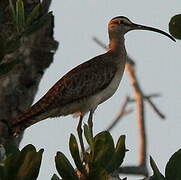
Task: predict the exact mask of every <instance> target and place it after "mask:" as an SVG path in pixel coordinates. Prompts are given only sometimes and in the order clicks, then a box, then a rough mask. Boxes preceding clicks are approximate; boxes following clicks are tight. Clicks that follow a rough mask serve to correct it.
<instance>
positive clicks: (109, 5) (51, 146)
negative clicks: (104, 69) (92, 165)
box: [21, 0, 181, 180]
mask: <svg viewBox="0 0 181 180" xmlns="http://www.w3.org/2000/svg"><path fill="white" fill-rule="evenodd" d="M180 8H181V1H177V0H173V1H165V0H159V1H157V0H152V1H144V0H139V1H132V0H127V1H120V0H114V1H110V0H99V1H96V0H84V1H81V0H77V1H74V0H67V1H56V0H53V2H52V6H51V10H52V11H53V13H54V15H55V39H56V40H57V41H59V49H58V51H57V53H56V56H55V59H54V62H53V63H52V64H51V66H50V68H49V69H48V70H47V71H46V73H45V75H44V77H43V79H42V81H41V83H40V86H39V91H38V93H37V96H36V99H35V102H36V101H37V100H38V99H39V98H40V97H42V96H43V95H44V94H45V93H46V92H47V90H48V89H49V88H50V87H51V86H52V85H53V84H54V83H55V82H56V81H57V80H59V79H60V78H61V77H62V76H63V75H64V74H65V73H66V72H68V71H69V70H71V69H72V68H73V67H75V66H76V65H78V64H80V63H82V62H84V61H87V60H89V59H90V58H92V57H94V56H96V55H99V54H101V53H104V52H105V50H104V49H102V48H101V47H100V46H98V45H97V44H96V43H95V42H94V41H93V40H92V38H93V36H96V37H97V38H99V39H100V40H101V41H102V42H103V43H105V44H108V34H107V23H108V22H109V20H110V19H112V18H113V17H115V16H119V15H122V16H126V17H128V18H129V19H130V20H131V21H133V22H135V23H138V24H143V25H148V26H152V27H155V28H159V29H161V30H164V31H166V32H168V23H169V20H170V18H171V17H172V16H174V15H175V14H178V13H180ZM125 39H126V49H127V53H128V54H129V55H130V56H131V57H132V58H133V59H134V60H135V62H136V69H137V76H138V78H139V81H140V83H141V85H142V89H143V90H144V93H145V94H151V93H161V94H162V96H161V97H160V98H155V99H154V102H155V103H156V105H157V107H158V108H159V109H160V110H161V112H163V113H164V114H165V115H166V120H160V119H159V117H158V116H157V115H156V114H155V113H154V112H153V111H152V109H151V108H150V107H149V106H146V131H147V140H148V151H149V152H148V153H149V154H150V155H151V156H152V157H153V158H154V160H155V161H156V163H157V165H158V167H159V168H160V170H161V172H162V173H164V169H165V166H166V162H167V161H168V159H169V157H170V156H171V155H172V154H173V153H174V152H175V151H177V150H178V149H179V148H180V147H181V144H180V141H179V139H180V129H181V114H180V107H181V94H180V92H181V76H180V66H181V58H180V52H181V41H177V42H176V43H174V42H173V41H171V40H170V39H168V38H167V37H165V36H163V35H161V34H157V33H154V32H149V31H131V32H129V33H127V34H126V36H125ZM126 95H129V96H131V89H130V85H129V81H128V77H127V74H126V73H125V74H124V77H123V80H122V83H121V85H120V87H119V89H118V90H117V93H116V94H115V95H114V96H113V97H112V98H111V99H109V100H108V101H106V102H105V103H104V104H102V105H100V106H99V107H98V109H97V111H96V113H95V115H94V133H95V134H96V133H98V132H100V131H102V130H104V129H106V127H107V126H109V124H110V123H111V122H112V120H113V119H114V117H115V116H116V114H117V113H118V111H119V110H120V105H121V103H122V102H123V100H124V97H125V96H126ZM129 108H133V109H134V104H132V105H129ZM85 120H86V118H85ZM77 123H78V120H77V119H74V118H73V117H72V116H67V117H61V118H55V119H49V120H48V119H47V120H45V121H43V122H41V123H38V124H35V125H33V126H32V127H30V128H28V129H27V130H26V132H25V135H24V139H23V141H22V143H21V147H24V146H25V145H27V144H29V143H32V144H34V145H35V146H36V147H37V149H40V148H44V149H45V152H44V156H43V162H42V168H41V171H40V175H39V180H43V179H44V180H48V179H51V177H52V175H53V173H56V170H55V165H54V156H55V154H56V152H57V151H62V152H63V153H65V155H67V156H68V157H69V159H71V157H70V154H69V151H68V140H69V136H70V133H73V134H76V126H77ZM136 128H137V124H136V120H135V114H134V113H132V114H130V115H128V116H125V117H124V118H123V119H122V121H121V122H120V123H119V124H118V125H117V126H116V127H115V128H114V129H113V131H111V134H112V135H113V137H114V139H115V141H116V140H117V138H118V137H119V136H120V135H122V134H125V135H126V145H127V148H128V149H129V152H128V153H127V154H126V158H125V161H124V165H136V164H137V150H138V138H137V131H136ZM71 161H72V160H71ZM136 178H137V179H139V178H138V177H136ZM136 178H135V177H134V176H132V177H129V179H130V180H131V179H136Z"/></svg>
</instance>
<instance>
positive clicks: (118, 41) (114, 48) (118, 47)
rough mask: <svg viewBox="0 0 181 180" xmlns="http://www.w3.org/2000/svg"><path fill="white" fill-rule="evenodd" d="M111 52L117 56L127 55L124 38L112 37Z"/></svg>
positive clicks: (110, 41) (110, 42)
mask: <svg viewBox="0 0 181 180" xmlns="http://www.w3.org/2000/svg"><path fill="white" fill-rule="evenodd" d="M109 51H111V52H114V53H116V54H118V55H119V54H120V55H124V54H126V50H125V45H124V37H123V36H121V37H110V40H109Z"/></svg>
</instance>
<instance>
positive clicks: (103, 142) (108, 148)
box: [91, 131, 114, 169]
mask: <svg viewBox="0 0 181 180" xmlns="http://www.w3.org/2000/svg"><path fill="white" fill-rule="evenodd" d="M93 143H94V144H93V146H94V147H93V148H94V151H93V152H91V155H92V157H91V159H92V162H91V164H92V166H93V169H94V168H95V169H99V168H104V167H106V166H107V164H108V163H109V161H110V158H111V157H112V155H113V153H114V142H113V138H112V136H111V135H110V133H109V132H108V131H103V132H101V133H99V134H97V135H96V136H95V137H94V142H93Z"/></svg>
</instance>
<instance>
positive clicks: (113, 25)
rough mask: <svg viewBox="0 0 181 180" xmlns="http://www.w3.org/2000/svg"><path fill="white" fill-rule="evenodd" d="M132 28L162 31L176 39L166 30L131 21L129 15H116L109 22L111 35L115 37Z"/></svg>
mask: <svg viewBox="0 0 181 180" xmlns="http://www.w3.org/2000/svg"><path fill="white" fill-rule="evenodd" d="M131 30H148V31H154V32H157V33H161V34H163V35H165V36H167V37H169V38H170V39H172V40H173V41H175V39H174V38H173V37H172V36H171V35H169V34H168V33H166V32H164V31H161V30H159V29H156V28H153V27H148V26H143V25H139V24H135V23H133V22H131V21H130V20H129V19H128V18H127V17H124V16H118V17H115V18H113V19H112V20H111V21H110V22H109V24H108V31H109V35H110V36H111V37H114V36H115V37H123V36H124V35H125V34H126V33H127V32H129V31H131Z"/></svg>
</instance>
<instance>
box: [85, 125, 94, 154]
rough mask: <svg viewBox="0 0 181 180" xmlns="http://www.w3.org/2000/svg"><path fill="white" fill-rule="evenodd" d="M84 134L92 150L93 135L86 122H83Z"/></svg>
mask: <svg viewBox="0 0 181 180" xmlns="http://www.w3.org/2000/svg"><path fill="white" fill-rule="evenodd" d="M84 136H85V138H86V140H87V143H88V144H89V146H90V150H91V151H93V137H92V135H91V131H90V129H89V126H88V125H87V124H84Z"/></svg>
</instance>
